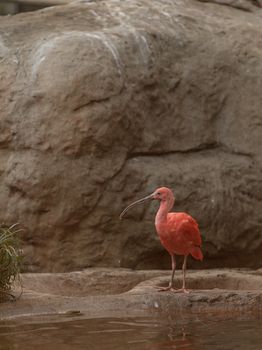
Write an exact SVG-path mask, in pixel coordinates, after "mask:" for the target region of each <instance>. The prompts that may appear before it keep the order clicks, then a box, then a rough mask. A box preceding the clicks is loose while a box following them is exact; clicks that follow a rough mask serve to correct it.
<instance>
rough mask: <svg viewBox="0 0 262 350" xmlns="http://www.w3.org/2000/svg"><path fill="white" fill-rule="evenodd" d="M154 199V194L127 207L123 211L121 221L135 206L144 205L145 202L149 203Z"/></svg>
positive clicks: (120, 216)
mask: <svg viewBox="0 0 262 350" xmlns="http://www.w3.org/2000/svg"><path fill="white" fill-rule="evenodd" d="M152 199H154V197H153V194H150V195H149V196H146V197H144V198H141V199H138V200H137V201H135V202H133V203H131V204H129V206H128V207H126V208H125V209H124V210H123V211H122V213H121V214H120V215H119V218H120V220H121V219H122V218H123V216H124V215H125V213H126V212H127V211H128V210H129V209H130V208H132V207H133V206H135V205H136V204H140V203H144V202H147V201H149V200H152Z"/></svg>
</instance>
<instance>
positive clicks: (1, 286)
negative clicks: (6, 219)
mask: <svg viewBox="0 0 262 350" xmlns="http://www.w3.org/2000/svg"><path fill="white" fill-rule="evenodd" d="M19 231H21V230H19V229H17V224H15V225H12V226H10V227H8V226H6V225H1V226H0V302H1V301H5V300H7V299H8V298H10V297H13V298H14V296H13V294H12V293H11V292H12V287H13V284H14V282H15V280H16V279H17V278H18V277H19V272H20V267H21V259H22V255H21V250H20V249H19V239H18V237H17V233H18V232H19Z"/></svg>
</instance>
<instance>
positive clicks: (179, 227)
mask: <svg viewBox="0 0 262 350" xmlns="http://www.w3.org/2000/svg"><path fill="white" fill-rule="evenodd" d="M170 214H171V215H170V216H169V217H168V221H169V222H170V224H171V222H173V223H174V226H175V227H176V231H177V232H178V233H179V235H181V236H183V237H184V238H185V239H186V240H187V241H188V242H189V241H190V242H192V243H193V245H196V246H201V244H202V240H201V236H200V232H199V228H198V224H197V222H196V220H195V219H193V218H192V216H190V215H188V214H186V213H170ZM172 214H174V215H172Z"/></svg>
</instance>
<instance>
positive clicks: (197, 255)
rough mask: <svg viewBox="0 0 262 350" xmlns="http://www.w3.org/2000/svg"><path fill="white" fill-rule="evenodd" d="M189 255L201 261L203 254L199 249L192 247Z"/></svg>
mask: <svg viewBox="0 0 262 350" xmlns="http://www.w3.org/2000/svg"><path fill="white" fill-rule="evenodd" d="M190 254H191V255H192V256H193V258H195V259H196V260H201V261H202V260H203V253H202V251H201V249H200V248H199V247H196V246H194V247H192V248H191V250H190Z"/></svg>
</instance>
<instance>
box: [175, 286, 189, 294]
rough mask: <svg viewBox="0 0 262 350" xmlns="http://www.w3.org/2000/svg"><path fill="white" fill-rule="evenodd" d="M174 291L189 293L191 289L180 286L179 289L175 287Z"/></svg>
mask: <svg viewBox="0 0 262 350" xmlns="http://www.w3.org/2000/svg"><path fill="white" fill-rule="evenodd" d="M174 292H175V293H186V294H189V293H190V292H191V290H190V289H186V288H183V287H182V288H180V289H175V290H174Z"/></svg>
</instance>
